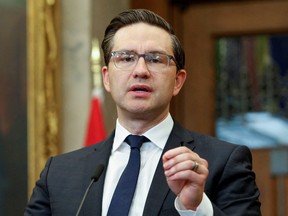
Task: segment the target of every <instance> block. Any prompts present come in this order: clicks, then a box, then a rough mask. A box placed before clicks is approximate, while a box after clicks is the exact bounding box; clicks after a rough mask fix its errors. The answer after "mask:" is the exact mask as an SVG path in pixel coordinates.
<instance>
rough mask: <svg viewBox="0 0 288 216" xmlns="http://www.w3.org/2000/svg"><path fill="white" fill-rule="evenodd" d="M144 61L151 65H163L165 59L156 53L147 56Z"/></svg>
mask: <svg viewBox="0 0 288 216" xmlns="http://www.w3.org/2000/svg"><path fill="white" fill-rule="evenodd" d="M146 60H147V61H148V62H149V63H151V64H165V58H163V56H162V55H161V54H158V53H149V54H147V59H146Z"/></svg>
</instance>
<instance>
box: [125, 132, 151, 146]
mask: <svg viewBox="0 0 288 216" xmlns="http://www.w3.org/2000/svg"><path fill="white" fill-rule="evenodd" d="M125 141H126V142H127V143H128V144H129V145H130V147H131V148H138V149H140V148H141V146H142V144H143V143H144V142H148V141H149V139H148V138H147V137H145V136H139V135H129V136H127V137H126V139H125Z"/></svg>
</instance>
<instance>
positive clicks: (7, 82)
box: [0, 0, 288, 216]
mask: <svg viewBox="0 0 288 216" xmlns="http://www.w3.org/2000/svg"><path fill="white" fill-rule="evenodd" d="M128 8H147V9H150V10H152V11H154V12H156V13H158V14H159V15H161V16H162V17H164V18H165V19H166V20H168V21H169V22H170V23H171V24H172V25H173V27H174V29H175V31H176V33H177V35H178V36H179V38H180V40H181V42H182V44H183V46H184V49H185V51H186V62H187V63H186V69H187V71H188V80H187V82H186V84H185V86H184V89H183V90H182V92H181V94H180V95H179V96H177V97H176V98H174V99H173V101H172V104H171V113H172V114H173V116H174V117H175V119H176V120H177V121H179V122H180V123H181V124H182V125H183V126H185V127H187V128H189V129H191V130H194V131H197V132H200V133H205V134H208V135H211V136H216V137H218V138H220V139H223V140H226V141H229V142H232V143H237V144H241V145H247V146H248V147H249V148H250V149H251V151H252V154H253V169H254V171H255V173H256V181H257V184H258V186H259V188H260V191H261V197H260V199H261V202H262V214H263V215H267V216H273V215H275V216H276V215H280V216H282V215H283V216H284V215H287V214H288V189H287V188H288V187H287V184H288V180H287V174H288V150H287V147H288V22H287V20H288V1H287V0H202V1H197V0H187V1H186V0H178V1H177V0H158V1H152V0H141V1H137V0H82V1H78V0H37V1H36V0H35V1H34V0H0V52H1V54H0V216H6V215H9V216H14V215H15V216H16V215H22V214H23V211H24V207H25V205H26V203H27V200H28V197H29V196H30V194H31V190H32V188H33V187H34V185H35V181H36V180H37V179H38V178H39V174H40V171H41V170H42V169H43V166H44V164H45V161H46V160H47V158H48V157H50V156H53V155H56V154H59V153H63V152H68V151H72V150H75V149H78V148H82V147H85V146H86V145H90V144H92V143H93V142H96V141H97V140H101V139H103V138H105V136H107V135H108V134H109V133H110V132H111V131H112V130H113V128H114V125H115V120H116V109H115V106H114V103H113V102H112V99H111V97H110V96H109V95H108V94H106V93H105V91H104V90H103V87H102V83H101V78H100V71H101V67H102V66H103V60H102V53H101V52H100V50H99V43H101V41H102V39H103V34H104V30H105V27H106V26H107V24H108V23H109V21H110V20H111V18H113V17H114V16H115V15H117V14H118V13H119V12H121V11H123V10H125V9H128ZM95 99H97V103H94V102H95ZM95 106H97V107H95ZM95 110H96V111H95ZM91 132H92V135H91ZM95 134H98V135H99V134H100V135H101V136H100V135H99V136H96V137H95V136H94V135H95ZM95 140H96V141H95Z"/></svg>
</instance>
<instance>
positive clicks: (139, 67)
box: [133, 56, 150, 77]
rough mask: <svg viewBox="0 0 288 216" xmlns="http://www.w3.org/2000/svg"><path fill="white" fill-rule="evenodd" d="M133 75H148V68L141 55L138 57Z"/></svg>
mask: <svg viewBox="0 0 288 216" xmlns="http://www.w3.org/2000/svg"><path fill="white" fill-rule="evenodd" d="M133 75H134V76H135V77H148V76H150V72H149V69H148V67H147V64H146V62H145V59H144V57H143V56H141V57H139V59H138V62H137V63H136V65H135V68H134V70H133Z"/></svg>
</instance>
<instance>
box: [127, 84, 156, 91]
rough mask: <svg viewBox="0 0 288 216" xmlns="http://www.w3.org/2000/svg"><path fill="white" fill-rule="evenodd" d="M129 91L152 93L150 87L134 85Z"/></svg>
mask: <svg viewBox="0 0 288 216" xmlns="http://www.w3.org/2000/svg"><path fill="white" fill-rule="evenodd" d="M129 91H133V92H151V91H152V90H151V88H150V87H149V86H146V85H133V86H132V87H131V88H130V89H129Z"/></svg>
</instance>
